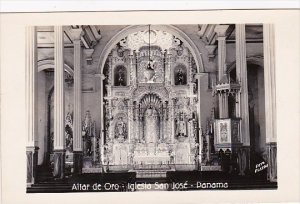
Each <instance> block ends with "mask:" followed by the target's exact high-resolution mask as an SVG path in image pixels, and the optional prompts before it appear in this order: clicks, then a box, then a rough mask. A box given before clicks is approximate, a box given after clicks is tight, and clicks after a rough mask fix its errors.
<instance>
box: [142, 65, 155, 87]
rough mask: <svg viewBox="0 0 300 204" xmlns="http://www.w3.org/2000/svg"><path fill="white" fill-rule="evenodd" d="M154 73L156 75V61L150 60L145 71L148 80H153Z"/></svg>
mask: <svg viewBox="0 0 300 204" xmlns="http://www.w3.org/2000/svg"><path fill="white" fill-rule="evenodd" d="M154 75H155V71H154V61H153V60H150V61H149V62H148V64H147V68H146V70H145V71H144V76H145V80H146V82H148V81H151V80H152V81H153V78H154Z"/></svg>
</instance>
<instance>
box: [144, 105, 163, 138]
mask: <svg viewBox="0 0 300 204" xmlns="http://www.w3.org/2000/svg"><path fill="white" fill-rule="evenodd" d="M144 116H145V119H144V131H145V140H146V142H147V143H156V141H157V140H159V139H160V138H159V118H158V113H157V111H156V109H155V108H153V107H151V106H150V107H149V108H148V109H147V110H146V111H145V115H144Z"/></svg>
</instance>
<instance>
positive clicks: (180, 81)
mask: <svg viewBox="0 0 300 204" xmlns="http://www.w3.org/2000/svg"><path fill="white" fill-rule="evenodd" d="M177 84H179V85H183V84H184V75H183V72H182V70H181V68H180V69H179V71H178V72H177Z"/></svg>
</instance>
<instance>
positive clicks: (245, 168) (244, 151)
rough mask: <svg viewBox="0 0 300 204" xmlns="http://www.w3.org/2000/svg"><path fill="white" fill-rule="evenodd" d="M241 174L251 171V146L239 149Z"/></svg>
mask: <svg viewBox="0 0 300 204" xmlns="http://www.w3.org/2000/svg"><path fill="white" fill-rule="evenodd" d="M238 167H239V175H247V174H249V173H250V147H248V146H244V147H241V148H240V149H239V150H238Z"/></svg>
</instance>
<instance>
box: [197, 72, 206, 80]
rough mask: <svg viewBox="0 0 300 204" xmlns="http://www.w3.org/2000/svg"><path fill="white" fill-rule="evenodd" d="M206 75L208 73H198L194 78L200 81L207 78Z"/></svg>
mask: <svg viewBox="0 0 300 204" xmlns="http://www.w3.org/2000/svg"><path fill="white" fill-rule="evenodd" d="M207 75H208V73H206V72H199V73H196V74H195V78H196V79H200V78H202V77H204V76H207Z"/></svg>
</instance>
